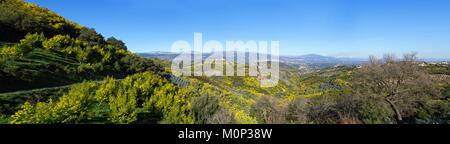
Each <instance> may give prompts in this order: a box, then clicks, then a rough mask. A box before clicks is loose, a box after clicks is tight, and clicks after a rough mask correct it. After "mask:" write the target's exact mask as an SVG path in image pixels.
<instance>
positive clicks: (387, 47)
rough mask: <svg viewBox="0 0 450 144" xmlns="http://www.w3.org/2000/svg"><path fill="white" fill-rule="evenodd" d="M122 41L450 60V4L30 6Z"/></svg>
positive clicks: (143, 45) (153, 46) (119, 2)
mask: <svg viewBox="0 0 450 144" xmlns="http://www.w3.org/2000/svg"><path fill="white" fill-rule="evenodd" d="M26 1H28V2H31V3H35V4H38V5H40V6H42V7H46V8H48V9H50V10H52V11H55V12H57V13H58V14H61V15H62V16H64V17H66V18H68V19H71V20H73V21H75V22H77V23H79V24H81V25H85V26H88V27H93V28H96V30H97V31H99V32H100V33H102V34H103V35H104V36H105V37H110V36H115V37H117V38H119V39H122V40H123V41H124V42H125V43H127V46H128V48H129V49H130V50H131V51H133V52H152V51H169V50H170V46H171V44H172V43H173V42H175V41H177V40H187V41H192V39H193V34H194V32H202V33H203V39H204V41H207V40H219V41H221V42H223V43H225V41H228V40H232V41H234V40H243V41H248V40H257V41H259V40H262V41H272V40H279V41H280V46H281V47H280V53H281V54H282V55H302V54H311V53H314V54H320V55H326V56H335V57H354V58H366V57H367V56H368V55H371V54H374V55H377V56H381V55H382V54H383V53H394V54H396V55H397V56H401V55H402V54H403V53H408V52H417V53H418V54H419V57H421V58H450V41H449V40H450V1H448V0H395V1H393V0H377V1H366V0H320V1H317V0H298V1H292V0H247V1H241V0H217V1H214V2H212V1H207V0H192V1H176V0H165V1H148V0H126V1H123V0H96V1H88V0H77V1H73V0H59V1H48V0H26Z"/></svg>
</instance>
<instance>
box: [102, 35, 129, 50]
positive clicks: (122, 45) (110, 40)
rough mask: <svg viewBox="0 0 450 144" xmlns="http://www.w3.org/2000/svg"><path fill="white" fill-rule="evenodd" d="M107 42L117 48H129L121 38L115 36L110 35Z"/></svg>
mask: <svg viewBox="0 0 450 144" xmlns="http://www.w3.org/2000/svg"><path fill="white" fill-rule="evenodd" d="M106 43H107V44H109V45H112V46H114V47H115V48H117V49H123V50H127V46H126V45H125V43H124V42H123V41H121V40H118V39H116V38H115V37H110V38H108V39H107V40H106Z"/></svg>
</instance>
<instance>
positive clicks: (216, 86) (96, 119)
mask: <svg viewBox="0 0 450 144" xmlns="http://www.w3.org/2000/svg"><path fill="white" fill-rule="evenodd" d="M0 32H1V34H2V35H1V36H0V68H1V69H0V80H1V81H0V82H1V83H0V123H10V124H91V123H94V124H155V123H163V124H235V123H238V124H272V123H275V124H336V123H337V124H404V123H413V124H414V123H420V124H423V123H426V124H432V123H433V124H434V123H439V124H448V123H450V99H449V98H450V77H449V75H448V74H449V73H448V70H449V69H450V66H449V65H427V66H420V65H419V62H418V61H417V60H418V58H417V57H416V56H415V55H414V54H406V55H405V57H404V58H402V59H398V60H394V59H389V57H388V56H386V57H385V58H384V59H376V58H373V57H372V58H371V59H370V63H368V64H367V65H364V66H362V67H349V66H339V67H330V68H325V69H322V70H319V71H317V72H313V73H307V74H303V73H301V72H300V71H299V70H298V69H297V68H296V67H294V66H292V65H287V64H281V65H280V81H279V84H278V85H277V86H275V87H271V88H262V87H259V81H258V78H257V77H175V76H173V75H171V74H170V68H169V63H170V62H168V61H164V60H157V59H144V58H142V57H139V56H137V55H135V54H133V53H131V52H130V51H128V50H127V47H126V45H125V43H123V42H122V41H120V40H118V39H116V38H113V37H112V38H107V39H105V38H104V37H103V36H102V35H101V34H99V33H97V32H96V31H95V30H94V29H91V28H87V27H84V26H80V25H78V24H76V23H74V22H71V21H69V20H66V19H65V18H63V17H62V16H59V15H58V14H56V13H53V12H51V11H49V10H47V9H45V8H41V7H39V6H37V5H34V4H29V3H26V2H24V1H22V0H0Z"/></svg>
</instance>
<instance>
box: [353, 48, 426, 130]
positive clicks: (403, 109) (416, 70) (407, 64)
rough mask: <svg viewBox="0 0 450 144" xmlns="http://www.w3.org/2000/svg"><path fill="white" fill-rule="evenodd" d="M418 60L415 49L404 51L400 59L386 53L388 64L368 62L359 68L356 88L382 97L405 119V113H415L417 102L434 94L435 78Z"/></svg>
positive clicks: (397, 118) (385, 57) (358, 90)
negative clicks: (421, 67) (420, 65)
mask: <svg viewBox="0 0 450 144" xmlns="http://www.w3.org/2000/svg"><path fill="white" fill-rule="evenodd" d="M416 60H417V57H416V54H415V53H412V54H405V55H404V59H403V60H400V61H396V60H395V56H393V55H392V54H386V55H385V56H384V61H385V62H386V64H383V65H367V66H365V67H364V68H362V69H360V70H359V71H358V73H357V75H356V76H355V82H354V83H355V85H354V86H355V88H354V89H355V91H357V94H358V95H375V96H377V97H379V98H382V99H383V100H384V101H385V102H386V103H388V104H389V105H390V107H391V109H392V111H393V112H394V113H395V119H396V120H397V123H402V122H403V117H404V115H411V114H413V113H414V112H415V109H414V108H415V107H416V106H417V105H418V104H420V103H421V102H424V99H427V98H429V97H430V96H432V95H433V92H432V89H433V88H431V86H432V81H431V80H430V77H429V75H428V74H427V73H426V71H424V70H422V69H420V67H419V66H418V65H417V64H416V63H415V61H416Z"/></svg>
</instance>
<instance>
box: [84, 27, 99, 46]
mask: <svg viewBox="0 0 450 144" xmlns="http://www.w3.org/2000/svg"><path fill="white" fill-rule="evenodd" d="M78 39H80V40H82V41H86V42H88V44H89V45H96V44H103V43H104V41H105V40H104V37H103V36H102V35H100V34H98V33H97V32H96V31H95V30H94V29H92V28H85V27H83V28H82V29H81V30H80V35H79V36H78Z"/></svg>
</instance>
